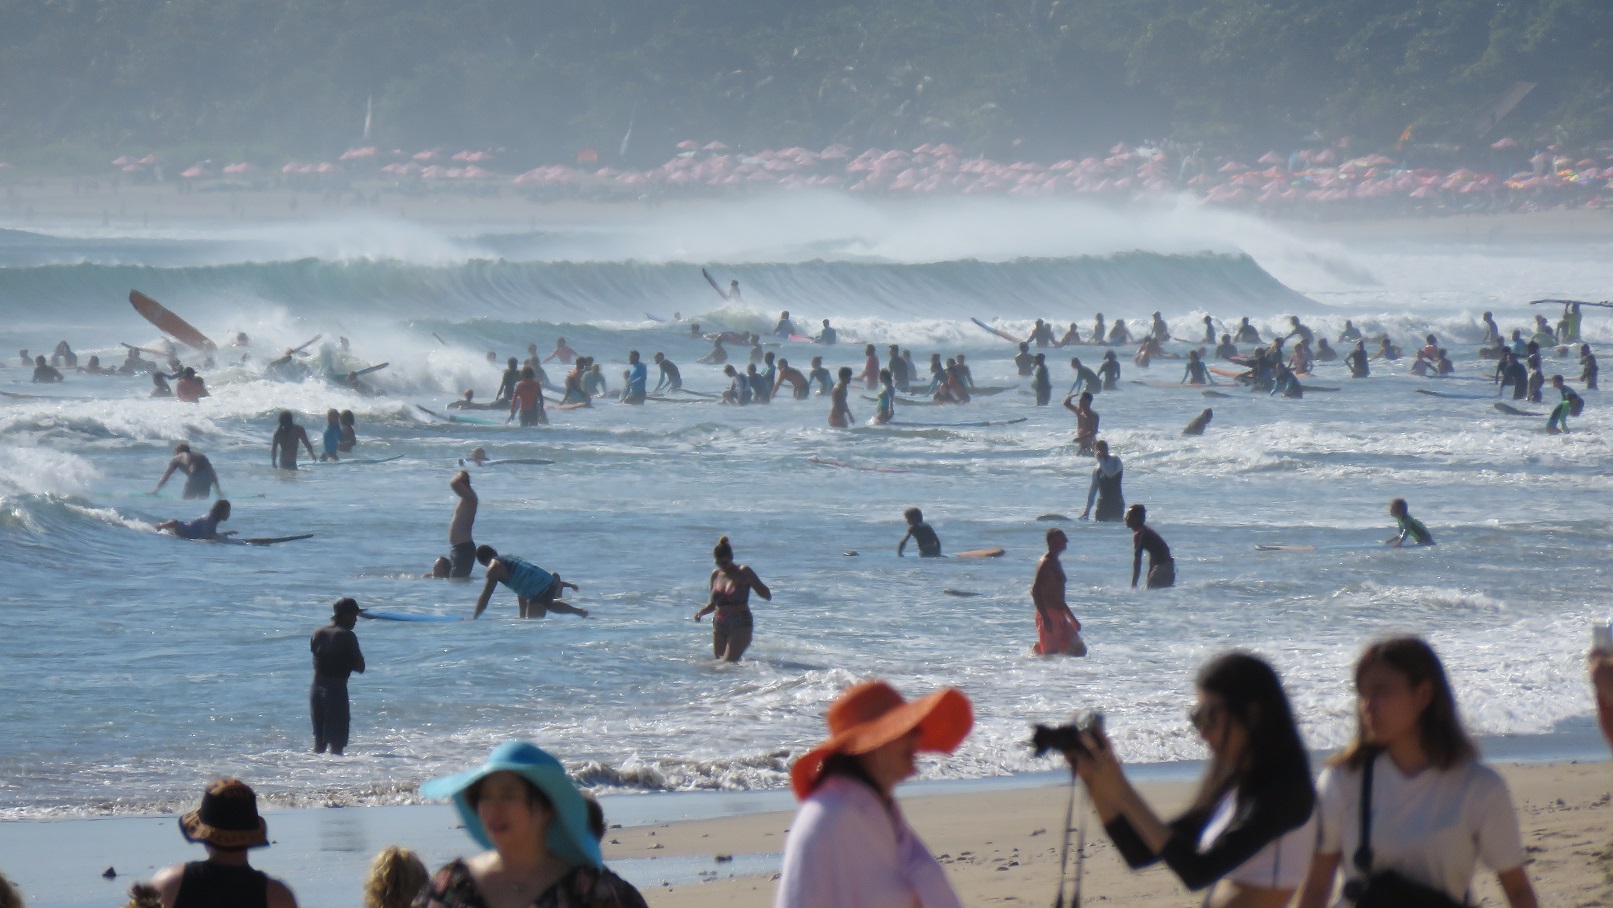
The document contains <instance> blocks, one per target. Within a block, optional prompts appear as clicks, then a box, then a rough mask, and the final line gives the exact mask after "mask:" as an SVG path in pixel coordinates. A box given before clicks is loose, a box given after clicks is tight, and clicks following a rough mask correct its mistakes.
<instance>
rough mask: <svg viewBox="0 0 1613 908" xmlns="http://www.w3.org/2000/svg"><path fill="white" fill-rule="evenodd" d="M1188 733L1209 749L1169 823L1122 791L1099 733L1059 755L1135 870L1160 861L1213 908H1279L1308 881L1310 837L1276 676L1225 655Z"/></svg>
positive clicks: (1303, 782) (1309, 799)
mask: <svg viewBox="0 0 1613 908" xmlns="http://www.w3.org/2000/svg"><path fill="white" fill-rule="evenodd" d="M1197 687H1198V704H1197V706H1195V707H1194V708H1193V710H1192V713H1191V716H1190V718H1191V720H1192V722H1193V725H1194V726H1195V727H1196V728H1197V729H1198V733H1199V736H1200V737H1201V738H1203V739H1204V743H1205V744H1206V745H1207V746H1208V747H1209V749H1210V764H1209V767H1208V769H1207V770H1206V771H1205V774H1204V779H1203V781H1202V782H1201V783H1200V786H1199V793H1198V796H1197V797H1196V798H1194V800H1193V803H1192V804H1191V805H1189V806H1188V808H1187V810H1186V811H1185V812H1184V813H1182V815H1181V816H1179V817H1177V818H1176V819H1174V820H1171V821H1169V822H1166V821H1164V820H1161V819H1160V818H1159V815H1158V814H1156V813H1154V810H1153V808H1151V807H1149V806H1148V804H1147V803H1146V802H1145V801H1143V799H1142V797H1141V795H1139V794H1138V793H1137V790H1136V789H1135V788H1133V787H1132V785H1131V783H1130V782H1129V781H1127V779H1126V776H1125V772H1124V771H1123V770H1122V769H1121V767H1120V763H1119V761H1117V760H1116V759H1115V756H1114V751H1113V750H1112V749H1111V748H1110V746H1109V740H1108V738H1107V737H1106V736H1105V735H1104V733H1103V730H1102V728H1101V727H1100V728H1094V729H1092V730H1090V731H1086V732H1083V733H1082V736H1081V740H1082V744H1083V747H1082V748H1081V749H1072V750H1068V751H1065V754H1064V756H1065V758H1066V759H1068V760H1069V761H1070V764H1071V766H1072V768H1074V770H1075V772H1076V774H1077V775H1079V776H1080V777H1081V779H1082V780H1083V781H1084V782H1086V785H1087V790H1088V792H1089V793H1090V794H1091V796H1092V803H1093V806H1094V807H1096V808H1097V811H1098V816H1099V817H1100V818H1101V819H1102V820H1103V825H1104V830H1105V831H1107V832H1108V833H1109V838H1110V839H1111V840H1113V841H1114V843H1115V848H1116V850H1118V851H1119V852H1120V856H1121V857H1122V858H1124V859H1125V861H1126V863H1127V864H1130V865H1131V866H1132V867H1144V866H1147V865H1149V864H1152V863H1155V862H1156V861H1164V862H1165V865H1166V866H1167V867H1169V868H1170V869H1171V870H1172V871H1173V872H1174V873H1175V874H1176V875H1177V877H1179V878H1180V879H1181V881H1182V882H1183V883H1184V884H1186V886H1187V887H1188V888H1189V889H1193V890H1198V889H1204V888H1206V887H1211V886H1213V887H1214V888H1213V889H1211V890H1210V891H1209V892H1208V893H1207V894H1206V896H1205V900H1204V904H1205V905H1207V906H1215V908H1282V906H1284V905H1287V904H1288V900H1289V899H1290V898H1291V897H1292V896H1293V894H1294V890H1296V889H1298V888H1299V884H1300V882H1301V881H1302V880H1303V879H1304V878H1305V867H1306V862H1307V861H1308V860H1309V858H1310V851H1311V847H1312V843H1313V842H1314V841H1315V837H1316V834H1315V829H1314V828H1313V826H1312V825H1311V809H1312V807H1313V805H1314V803H1315V800H1316V793H1315V790H1314V789H1313V788H1312V786H1311V772H1310V761H1309V759H1308V758H1307V756H1306V754H1305V746H1304V744H1303V743H1301V741H1300V738H1299V731H1298V730H1297V729H1296V728H1295V727H1294V716H1293V711H1292V710H1291V709H1290V708H1289V705H1288V697H1287V695H1285V694H1284V693H1283V687H1282V682H1281V681H1280V680H1279V679H1278V677H1277V673H1276V672H1275V671H1273V670H1272V668H1271V666H1270V665H1267V664H1266V663H1265V662H1264V661H1263V660H1261V659H1259V658H1257V657H1255V656H1251V655H1249V654H1247V653H1239V652H1232V653H1227V654H1225V655H1222V656H1219V657H1217V658H1215V659H1213V660H1211V661H1210V663H1209V664H1207V665H1205V666H1204V668H1203V669H1201V670H1200V671H1199V676H1198V683H1197Z"/></svg>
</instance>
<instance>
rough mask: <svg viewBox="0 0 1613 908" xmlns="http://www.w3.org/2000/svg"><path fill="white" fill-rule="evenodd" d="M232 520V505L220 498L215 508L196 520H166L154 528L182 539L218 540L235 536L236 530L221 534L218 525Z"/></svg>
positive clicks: (214, 504) (214, 503)
mask: <svg viewBox="0 0 1613 908" xmlns="http://www.w3.org/2000/svg"><path fill="white" fill-rule="evenodd" d="M229 519H230V503H229V501H228V500H227V499H224V498H220V499H219V500H217V501H215V502H213V506H212V507H211V508H209V509H208V510H207V513H206V514H203V515H202V516H200V517H198V518H196V519H195V520H164V521H163V522H162V523H159V524H157V525H156V527H154V529H156V531H157V532H159V533H173V534H174V535H175V536H178V537H179V538H180V539H217V538H218V537H220V536H234V535H235V531H234V530H225V531H224V532H222V533H220V532H219V530H218V525H219V524H221V523H223V522H224V521H226V520H229Z"/></svg>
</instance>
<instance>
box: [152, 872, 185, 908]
mask: <svg viewBox="0 0 1613 908" xmlns="http://www.w3.org/2000/svg"><path fill="white" fill-rule="evenodd" d="M184 877H185V865H184V864H174V865H172V866H170V867H164V868H163V869H161V870H159V871H157V873H156V875H155V876H153V877H152V878H151V888H153V889H155V890H157V892H158V894H160V895H161V896H162V903H163V905H165V906H167V905H172V904H173V903H174V901H175V900H176V899H178V898H179V883H180V881H181V880H183V879H184Z"/></svg>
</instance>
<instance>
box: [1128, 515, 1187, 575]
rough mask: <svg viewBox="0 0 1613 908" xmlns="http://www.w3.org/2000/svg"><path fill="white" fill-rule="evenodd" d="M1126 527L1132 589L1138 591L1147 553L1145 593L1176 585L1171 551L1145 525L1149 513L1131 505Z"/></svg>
mask: <svg viewBox="0 0 1613 908" xmlns="http://www.w3.org/2000/svg"><path fill="white" fill-rule="evenodd" d="M1126 526H1127V527H1130V528H1131V588H1132V589H1136V588H1137V580H1138V578H1139V577H1140V576H1141V575H1142V565H1143V553H1144V552H1147V553H1148V582H1147V583H1146V584H1145V586H1144V589H1150V590H1161V589H1165V588H1166V587H1170V586H1175V585H1176V561H1175V559H1173V558H1171V547H1170V546H1168V545H1166V544H1165V540H1164V539H1163V538H1162V537H1161V536H1160V535H1159V534H1158V533H1156V532H1154V528H1153V527H1151V526H1149V525H1148V509H1147V508H1145V507H1143V506H1142V505H1140V504H1134V505H1132V506H1131V507H1130V508H1128V509H1127V510H1126Z"/></svg>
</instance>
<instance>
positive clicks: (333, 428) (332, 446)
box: [319, 410, 342, 463]
mask: <svg viewBox="0 0 1613 908" xmlns="http://www.w3.org/2000/svg"><path fill="white" fill-rule="evenodd" d="M324 442H325V450H324V451H323V452H321V453H320V455H319V460H320V462H321V463H323V462H325V461H327V460H330V461H336V460H341V458H340V457H338V456H336V452H337V451H339V450H341V446H342V413H341V411H340V410H326V411H325V435H324Z"/></svg>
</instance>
